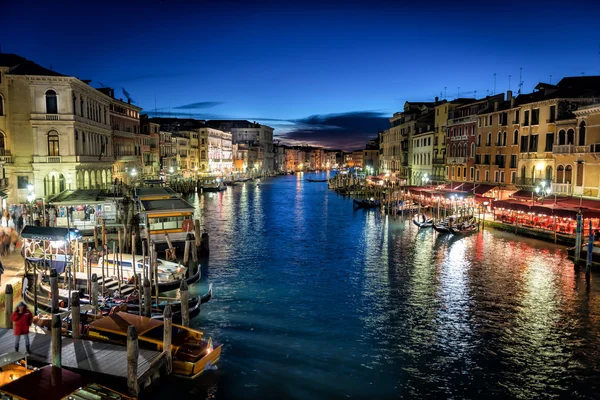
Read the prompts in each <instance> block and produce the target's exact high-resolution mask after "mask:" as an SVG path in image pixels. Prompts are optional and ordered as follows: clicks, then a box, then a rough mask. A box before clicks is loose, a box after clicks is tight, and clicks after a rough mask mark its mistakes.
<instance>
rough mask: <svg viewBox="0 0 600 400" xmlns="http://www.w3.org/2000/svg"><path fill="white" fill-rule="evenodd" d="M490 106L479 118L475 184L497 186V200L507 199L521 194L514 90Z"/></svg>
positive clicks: (517, 117)
mask: <svg viewBox="0 0 600 400" xmlns="http://www.w3.org/2000/svg"><path fill="white" fill-rule="evenodd" d="M488 105H489V106H488V107H486V108H485V109H482V110H481V111H480V112H479V115H478V117H477V133H476V139H475V182H477V183H487V184H492V185H494V187H496V188H497V191H498V192H497V195H496V196H495V197H496V198H499V199H504V198H507V197H508V196H509V195H511V194H512V193H514V192H516V191H517V188H516V187H515V184H516V174H517V158H518V156H519V151H518V143H519V133H518V129H516V127H517V126H518V121H519V107H518V106H516V105H515V98H514V97H513V94H512V92H511V91H510V90H509V91H508V92H507V95H506V100H504V96H503V95H502V98H501V99H500V98H497V99H495V100H494V101H493V102H491V101H490V102H489V104H488ZM471 146H472V145H471Z"/></svg>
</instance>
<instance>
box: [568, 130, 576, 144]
mask: <svg viewBox="0 0 600 400" xmlns="http://www.w3.org/2000/svg"><path fill="white" fill-rule="evenodd" d="M567 144H575V131H574V130H573V129H569V130H568V131H567Z"/></svg>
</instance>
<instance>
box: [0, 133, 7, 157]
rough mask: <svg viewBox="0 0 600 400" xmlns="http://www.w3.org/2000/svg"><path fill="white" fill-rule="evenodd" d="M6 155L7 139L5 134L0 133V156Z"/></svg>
mask: <svg viewBox="0 0 600 400" xmlns="http://www.w3.org/2000/svg"><path fill="white" fill-rule="evenodd" d="M4 155H6V137H5V136H4V132H2V131H0V156H4Z"/></svg>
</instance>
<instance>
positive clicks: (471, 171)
mask: <svg viewBox="0 0 600 400" xmlns="http://www.w3.org/2000/svg"><path fill="white" fill-rule="evenodd" d="M474 170H475V168H473V167H471V169H470V170H469V179H470V180H473V171H474Z"/></svg>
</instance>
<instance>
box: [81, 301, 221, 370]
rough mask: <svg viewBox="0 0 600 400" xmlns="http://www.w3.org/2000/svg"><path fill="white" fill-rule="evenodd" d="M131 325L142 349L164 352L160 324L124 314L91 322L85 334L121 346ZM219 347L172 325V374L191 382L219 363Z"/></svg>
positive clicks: (199, 335)
mask: <svg viewBox="0 0 600 400" xmlns="http://www.w3.org/2000/svg"><path fill="white" fill-rule="evenodd" d="M130 325H133V326H135V329H136V331H137V333H138V340H139V344H140V346H141V347H144V348H148V349H152V350H158V351H163V334H164V323H163V321H160V320H157V319H151V318H146V317H140V316H138V315H133V314H128V313H126V312H117V313H114V314H112V315H109V316H106V317H104V318H100V319H98V320H96V321H93V322H90V324H89V325H88V329H87V335H88V337H89V338H90V339H92V340H100V341H105V342H110V343H117V344H122V345H124V344H126V343H127V328H128V327H129V326H130ZM221 347H222V345H221V344H217V343H213V341H212V338H208V339H205V338H204V334H203V333H202V332H200V331H197V330H195V329H190V328H186V327H185V326H181V325H176V324H173V336H172V338H171V351H172V354H173V374H175V375H179V376H181V377H184V378H190V379H194V378H196V377H198V376H200V374H202V373H203V372H204V371H205V370H206V369H208V368H210V367H212V365H213V364H215V363H216V362H217V361H218V360H219V357H220V356H221Z"/></svg>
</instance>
